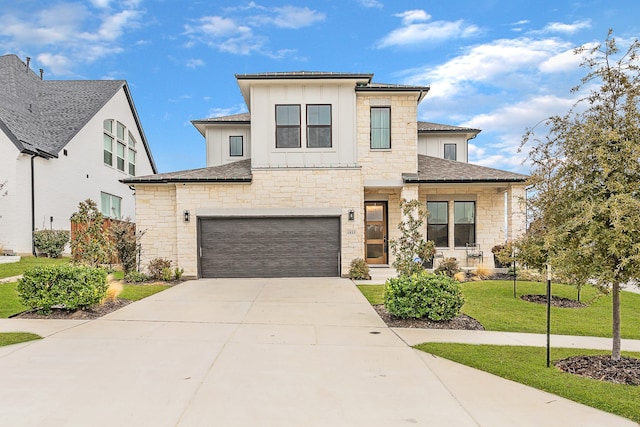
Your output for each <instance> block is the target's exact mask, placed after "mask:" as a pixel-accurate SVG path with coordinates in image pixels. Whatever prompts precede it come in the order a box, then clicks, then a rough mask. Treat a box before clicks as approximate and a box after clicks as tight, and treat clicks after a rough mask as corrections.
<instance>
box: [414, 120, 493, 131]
mask: <svg viewBox="0 0 640 427" xmlns="http://www.w3.org/2000/svg"><path fill="white" fill-rule="evenodd" d="M426 132H462V133H469V132H471V133H476V134H478V133H480V132H481V131H480V129H474V128H468V127H461V126H452V125H443V124H440V123H432V122H421V121H418V133H426Z"/></svg>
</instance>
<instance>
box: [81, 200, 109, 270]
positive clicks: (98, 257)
mask: <svg viewBox="0 0 640 427" xmlns="http://www.w3.org/2000/svg"><path fill="white" fill-rule="evenodd" d="M71 223H72V224H73V225H74V230H73V233H72V236H71V257H72V259H73V261H74V262H76V263H81V264H86V265H89V266H92V267H95V266H98V265H101V264H107V263H109V261H110V260H111V256H112V255H113V245H112V243H111V239H110V238H109V231H108V230H105V229H104V217H103V215H102V213H101V212H100V211H99V210H98V207H97V205H96V202H94V201H93V200H91V199H87V200H85V201H84V202H80V204H79V205H78V211H77V212H74V213H73V215H71Z"/></svg>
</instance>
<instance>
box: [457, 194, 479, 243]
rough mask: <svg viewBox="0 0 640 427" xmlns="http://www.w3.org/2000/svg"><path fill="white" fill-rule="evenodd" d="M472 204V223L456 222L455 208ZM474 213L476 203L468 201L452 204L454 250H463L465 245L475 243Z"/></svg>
mask: <svg viewBox="0 0 640 427" xmlns="http://www.w3.org/2000/svg"><path fill="white" fill-rule="evenodd" d="M463 203H464V204H467V203H472V204H473V221H472V222H468V221H460V222H459V221H458V218H457V215H456V212H457V210H456V208H457V206H458V205H460V204H463ZM476 212H477V205H476V202H473V201H468V200H459V201H454V202H453V236H454V245H455V247H456V248H464V247H466V245H467V244H469V245H471V244H475V243H476V240H477V239H476V237H477V236H476Z"/></svg>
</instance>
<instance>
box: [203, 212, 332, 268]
mask: <svg viewBox="0 0 640 427" xmlns="http://www.w3.org/2000/svg"><path fill="white" fill-rule="evenodd" d="M198 238H199V243H200V248H201V250H200V259H199V264H198V268H199V271H200V277H311V276H315V277H335V276H339V275H340V272H339V262H340V261H339V252H340V218H338V217H267V218H265V217H224V218H199V219H198Z"/></svg>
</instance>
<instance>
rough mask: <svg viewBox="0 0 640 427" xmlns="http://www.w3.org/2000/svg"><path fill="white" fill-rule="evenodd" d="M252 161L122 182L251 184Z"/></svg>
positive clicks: (241, 161)
mask: <svg viewBox="0 0 640 427" xmlns="http://www.w3.org/2000/svg"><path fill="white" fill-rule="evenodd" d="M251 180H252V175H251V159H245V160H240V161H237V162H233V163H228V164H226V165H221V166H210V167H207V168H200V169H189V170H184V171H178V172H169V173H161V174H156V175H145V176H136V177H130V178H126V179H122V180H120V181H121V182H123V183H125V184H166V183H171V182H251Z"/></svg>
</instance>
